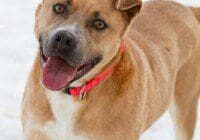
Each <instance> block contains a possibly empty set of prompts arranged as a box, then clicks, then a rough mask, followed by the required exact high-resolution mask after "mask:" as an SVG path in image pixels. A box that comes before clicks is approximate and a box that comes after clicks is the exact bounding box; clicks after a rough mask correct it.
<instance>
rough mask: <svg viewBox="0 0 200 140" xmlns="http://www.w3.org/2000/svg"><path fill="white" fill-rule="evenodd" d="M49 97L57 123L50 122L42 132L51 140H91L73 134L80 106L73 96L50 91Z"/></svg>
mask: <svg viewBox="0 0 200 140" xmlns="http://www.w3.org/2000/svg"><path fill="white" fill-rule="evenodd" d="M47 96H48V98H49V101H50V104H51V108H52V111H53V114H54V116H55V119H56V121H55V122H53V121H52V122H48V123H47V124H46V125H45V126H44V127H43V130H42V131H43V132H45V133H46V134H47V135H48V136H49V137H50V138H51V140H89V139H88V138H86V137H85V136H80V135H76V134H75V133H74V132H73V126H74V118H75V113H76V111H77V110H78V109H79V104H78V103H75V102H74V101H73V99H72V97H71V96H69V95H66V94H63V93H61V92H52V91H49V92H48V93H47Z"/></svg>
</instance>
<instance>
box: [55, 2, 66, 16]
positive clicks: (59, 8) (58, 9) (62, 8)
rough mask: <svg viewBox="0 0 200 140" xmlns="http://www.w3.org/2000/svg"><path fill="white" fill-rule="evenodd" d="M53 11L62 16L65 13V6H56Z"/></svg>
mask: <svg viewBox="0 0 200 140" xmlns="http://www.w3.org/2000/svg"><path fill="white" fill-rule="evenodd" d="M53 11H54V12H55V13H56V14H62V13H64V12H65V6H64V5H62V4H56V5H54V6H53Z"/></svg>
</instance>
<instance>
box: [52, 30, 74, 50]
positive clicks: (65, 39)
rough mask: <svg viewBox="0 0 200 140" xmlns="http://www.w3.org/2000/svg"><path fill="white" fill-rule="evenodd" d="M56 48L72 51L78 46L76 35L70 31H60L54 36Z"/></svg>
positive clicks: (53, 42)
mask: <svg viewBox="0 0 200 140" xmlns="http://www.w3.org/2000/svg"><path fill="white" fill-rule="evenodd" d="M52 44H53V46H54V48H56V49H57V50H60V51H70V50H72V49H75V48H76V37H75V36H74V35H73V34H72V33H70V32H68V31H64V30H62V31H58V32H57V33H56V34H55V35H54V36H53V38H52Z"/></svg>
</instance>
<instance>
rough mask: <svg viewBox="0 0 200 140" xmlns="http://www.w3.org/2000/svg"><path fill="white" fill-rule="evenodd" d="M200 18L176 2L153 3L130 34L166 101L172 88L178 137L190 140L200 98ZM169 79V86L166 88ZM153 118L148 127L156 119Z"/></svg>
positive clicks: (145, 9) (198, 11) (146, 5)
mask: <svg viewBox="0 0 200 140" xmlns="http://www.w3.org/2000/svg"><path fill="white" fill-rule="evenodd" d="M194 14H195V16H196V17H195V16H194ZM197 19H198V20H199V21H200V9H198V8H196V9H193V10H190V8H187V7H184V6H182V5H180V4H177V3H174V2H167V1H151V2H147V3H146V4H144V5H143V9H142V10H141V13H140V14H139V15H138V16H137V17H136V18H135V19H134V20H133V21H132V25H131V26H130V29H129V31H128V33H127V34H128V35H127V36H128V38H129V40H130V38H131V40H132V41H133V42H136V44H138V45H139V46H140V47H139V48H140V49H141V50H142V51H143V52H144V54H145V56H146V57H147V60H148V63H149V64H150V67H151V69H152V71H153V73H154V77H155V79H156V82H157V83H156V85H158V87H159V89H160V92H161V95H162V96H163V98H167V97H165V96H166V95H167V94H166V93H167V88H169V87H170V89H171V92H173V93H174V104H173V105H172V108H171V109H172V111H171V112H173V113H172V115H173V118H174V120H175V121H176V123H177V124H178V127H177V128H178V130H177V131H178V132H177V134H178V135H177V137H178V139H182V140H183V139H185V137H186V139H191V137H192V135H193V130H194V128H195V127H194V126H195V122H196V113H197V106H198V100H199V95H200V67H199V66H200V61H199V60H200V24H199V21H197ZM133 46H134V45H133ZM160 64H162V65H163V64H164V65H166V67H164V66H161V65H160ZM166 68H167V69H166ZM177 72H178V73H177ZM168 74H169V75H168ZM168 76H169V77H170V82H169V83H168V84H169V85H168V87H167V84H165V87H163V85H162V83H164V82H165V81H166V80H167V78H166V77H168ZM168 80H169V79H168ZM174 83H175V84H174ZM170 84H171V85H170ZM172 85H173V86H172ZM168 91H169V90H168ZM152 96H153V94H152ZM164 100H165V99H164ZM155 102H158V101H156V100H155ZM161 102H163V101H161ZM149 104H150V105H149V106H150V107H152V104H151V103H149ZM152 108H154V107H152ZM151 111H152V112H151V113H152V114H151V113H150V116H151V115H152V116H153V114H155V112H154V111H153V110H151ZM186 112H190V115H189V116H188V115H187V113H186ZM151 119H152V120H148V121H149V122H147V124H151V121H154V119H155V118H151ZM182 125H183V126H182ZM185 133H186V134H185ZM183 135H185V137H184V138H183V137H182V136H183Z"/></svg>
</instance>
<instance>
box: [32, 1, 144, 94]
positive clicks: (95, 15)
mask: <svg viewBox="0 0 200 140" xmlns="http://www.w3.org/2000/svg"><path fill="white" fill-rule="evenodd" d="M140 7H141V1H140V0H43V2H42V3H41V4H39V6H38V8H37V11H36V24H35V33H36V37H37V39H38V40H39V42H40V48H41V50H40V51H41V67H42V68H41V69H42V81H43V84H44V86H45V87H46V88H48V89H51V90H62V89H64V88H65V87H67V86H69V85H70V84H71V83H72V82H75V81H76V82H77V81H78V82H81V81H82V80H83V79H84V80H87V79H90V78H92V77H93V76H95V75H96V74H98V73H99V72H100V71H101V70H102V69H103V67H105V66H106V64H108V63H109V62H110V61H111V60H112V59H113V58H114V57H115V55H116V54H117V52H118V50H119V47H120V43H121V39H122V36H123V34H124V32H125V31H126V28H127V27H128V25H129V23H130V21H131V19H132V18H133V17H134V15H135V14H136V13H137V12H138V11H139V10H140Z"/></svg>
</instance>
